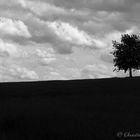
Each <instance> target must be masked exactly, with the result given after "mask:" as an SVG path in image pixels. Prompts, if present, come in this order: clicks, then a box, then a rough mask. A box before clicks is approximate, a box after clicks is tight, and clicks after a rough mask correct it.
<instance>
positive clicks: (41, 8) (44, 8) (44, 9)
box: [18, 0, 66, 16]
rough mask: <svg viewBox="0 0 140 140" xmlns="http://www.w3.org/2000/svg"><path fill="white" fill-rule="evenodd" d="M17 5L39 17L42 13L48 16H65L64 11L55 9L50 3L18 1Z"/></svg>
mask: <svg viewBox="0 0 140 140" xmlns="http://www.w3.org/2000/svg"><path fill="white" fill-rule="evenodd" d="M18 3H19V4H20V5H21V6H22V7H23V8H25V9H30V10H31V11H32V12H33V13H35V14H37V15H39V16H41V15H43V14H44V13H46V14H47V15H49V14H54V13H55V14H58V13H59V14H60V13H61V14H65V13H66V10H65V9H64V8H61V7H57V6H55V5H53V4H51V3H47V2H41V1H32V0H19V1H18Z"/></svg>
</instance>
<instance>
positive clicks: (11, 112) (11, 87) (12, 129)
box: [0, 78, 140, 140]
mask: <svg viewBox="0 0 140 140" xmlns="http://www.w3.org/2000/svg"><path fill="white" fill-rule="evenodd" d="M139 83H140V78H131V79H129V78H110V79H95V80H71V81H44V82H41V81H40V82H17V83H0V91H1V92H0V139H1V140H3V139H4V140H5V139H8V140H10V139H14V140H16V139H18V140H19V139H20V140H22V139H23V140H28V139H29V140H31V139H33V140H46V139H47V140H93V139H118V137H120V138H125V137H130V135H129V136H128V134H129V133H131V134H136V133H140V132H139V130H140V121H139V118H140V95H139V94H140V87H139ZM126 135H127V136H126ZM136 137H138V136H136Z"/></svg>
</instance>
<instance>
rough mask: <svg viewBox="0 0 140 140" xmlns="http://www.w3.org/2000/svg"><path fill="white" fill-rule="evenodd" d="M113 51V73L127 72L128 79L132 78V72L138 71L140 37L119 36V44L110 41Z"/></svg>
mask: <svg viewBox="0 0 140 140" xmlns="http://www.w3.org/2000/svg"><path fill="white" fill-rule="evenodd" d="M112 43H113V48H114V51H113V52H112V54H113V55H114V59H113V61H114V67H117V68H115V69H114V71H120V70H124V72H125V73H126V72H127V71H129V77H132V70H138V69H140V37H139V36H137V35H135V34H132V35H129V34H124V35H122V36H121V42H120V43H119V42H117V41H112Z"/></svg>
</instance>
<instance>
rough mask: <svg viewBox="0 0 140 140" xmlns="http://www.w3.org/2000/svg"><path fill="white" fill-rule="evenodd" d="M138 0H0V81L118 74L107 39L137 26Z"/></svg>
mask: <svg viewBox="0 0 140 140" xmlns="http://www.w3.org/2000/svg"><path fill="white" fill-rule="evenodd" d="M139 13H140V0H0V82H6V81H25V80H27V81H28V80H69V79H85V78H89V79H90V78H106V77H116V76H122V75H123V74H122V73H114V72H113V69H114V68H113V62H112V59H113V56H112V55H111V54H110V51H112V40H117V41H119V40H120V37H121V34H124V33H130V34H131V33H136V34H139V31H140V14H139Z"/></svg>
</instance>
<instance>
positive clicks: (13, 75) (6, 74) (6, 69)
mask: <svg viewBox="0 0 140 140" xmlns="http://www.w3.org/2000/svg"><path fill="white" fill-rule="evenodd" d="M38 79H39V76H38V74H37V73H36V72H35V71H33V70H30V69H27V68H26V67H22V66H18V65H14V64H9V65H6V64H4V63H3V64H2V63H1V64H0V82H7V81H23V80H38Z"/></svg>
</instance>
